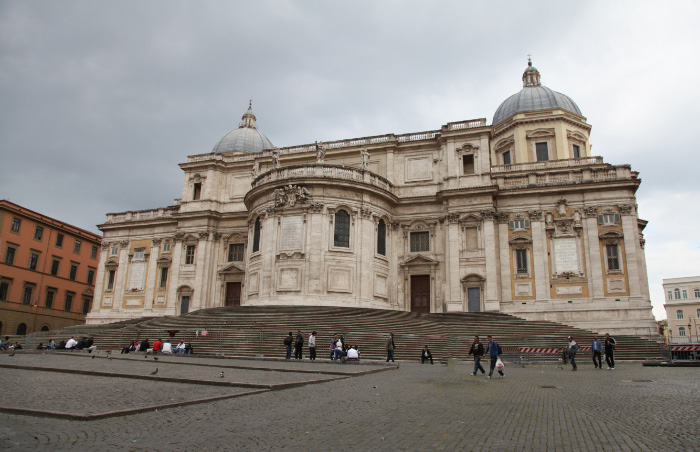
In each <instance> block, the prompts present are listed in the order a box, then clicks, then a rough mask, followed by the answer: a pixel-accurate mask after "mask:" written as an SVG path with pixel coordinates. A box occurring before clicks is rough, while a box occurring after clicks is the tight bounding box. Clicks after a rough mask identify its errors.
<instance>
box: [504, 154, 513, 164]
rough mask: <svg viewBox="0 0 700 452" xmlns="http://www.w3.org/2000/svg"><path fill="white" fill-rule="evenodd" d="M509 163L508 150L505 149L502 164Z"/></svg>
mask: <svg viewBox="0 0 700 452" xmlns="http://www.w3.org/2000/svg"><path fill="white" fill-rule="evenodd" d="M510 163H511V159H510V151H506V152H504V153H503V164H504V165H510Z"/></svg>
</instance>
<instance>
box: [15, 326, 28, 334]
mask: <svg viewBox="0 0 700 452" xmlns="http://www.w3.org/2000/svg"><path fill="white" fill-rule="evenodd" d="M25 334H27V324H26V323H20V324H19V325H17V336H24V335H25Z"/></svg>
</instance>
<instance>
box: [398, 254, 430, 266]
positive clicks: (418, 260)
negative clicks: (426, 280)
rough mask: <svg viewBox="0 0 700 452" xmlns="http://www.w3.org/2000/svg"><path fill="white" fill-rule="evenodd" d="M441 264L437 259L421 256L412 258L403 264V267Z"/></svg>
mask: <svg viewBox="0 0 700 452" xmlns="http://www.w3.org/2000/svg"><path fill="white" fill-rule="evenodd" d="M437 264H439V262H438V261H436V260H435V259H431V258H429V257H427V256H423V255H421V254H419V255H417V256H413V257H410V258H408V259H406V261H405V262H404V263H403V264H401V265H402V266H407V265H437Z"/></svg>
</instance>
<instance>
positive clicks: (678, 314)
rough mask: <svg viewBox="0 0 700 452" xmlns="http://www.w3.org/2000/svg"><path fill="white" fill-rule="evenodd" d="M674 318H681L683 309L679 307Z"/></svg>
mask: <svg viewBox="0 0 700 452" xmlns="http://www.w3.org/2000/svg"><path fill="white" fill-rule="evenodd" d="M676 318H677V319H678V320H683V310H682V309H679V310H677V311H676Z"/></svg>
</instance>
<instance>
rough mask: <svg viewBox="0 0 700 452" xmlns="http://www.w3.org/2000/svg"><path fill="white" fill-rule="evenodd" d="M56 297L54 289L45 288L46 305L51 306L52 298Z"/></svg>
mask: <svg viewBox="0 0 700 452" xmlns="http://www.w3.org/2000/svg"><path fill="white" fill-rule="evenodd" d="M55 297H56V289H46V303H45V305H46V307H47V308H52V307H53V299H54V298H55Z"/></svg>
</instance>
